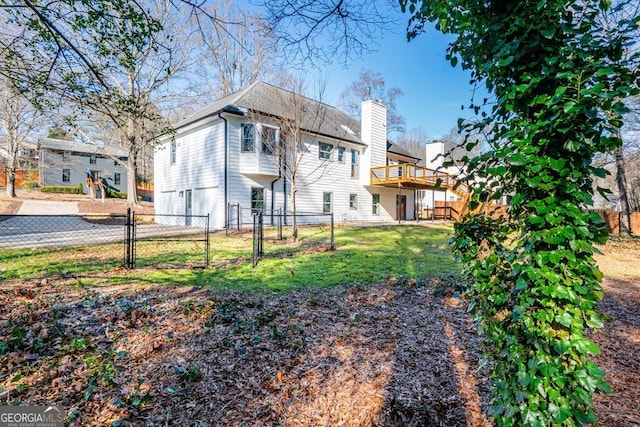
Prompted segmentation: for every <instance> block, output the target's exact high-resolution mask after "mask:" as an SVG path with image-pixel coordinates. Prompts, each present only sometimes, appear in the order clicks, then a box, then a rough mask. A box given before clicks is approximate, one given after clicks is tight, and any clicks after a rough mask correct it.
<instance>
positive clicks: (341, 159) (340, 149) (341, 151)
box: [338, 147, 345, 163]
mask: <svg viewBox="0 0 640 427" xmlns="http://www.w3.org/2000/svg"><path fill="white" fill-rule="evenodd" d="M344 152H345V148H344V147H338V161H339V162H340V163H344Z"/></svg>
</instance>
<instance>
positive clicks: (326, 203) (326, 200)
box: [322, 193, 333, 213]
mask: <svg viewBox="0 0 640 427" xmlns="http://www.w3.org/2000/svg"><path fill="white" fill-rule="evenodd" d="M332 205H333V193H322V212H323V213H331V212H333V206H332Z"/></svg>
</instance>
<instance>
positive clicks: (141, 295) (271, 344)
mask: <svg viewBox="0 0 640 427" xmlns="http://www.w3.org/2000/svg"><path fill="white" fill-rule="evenodd" d="M603 251H604V253H605V254H604V255H603V256H602V258H601V263H602V266H603V270H605V274H607V275H608V276H609V277H613V278H611V279H608V280H607V281H606V282H605V288H606V297H605V300H604V301H603V302H602V303H601V306H600V308H601V310H602V311H603V312H605V313H606V314H608V315H609V316H610V317H611V321H610V322H608V323H607V325H606V327H605V329H604V330H602V331H598V332H596V333H594V334H593V336H594V339H595V340H596V341H597V342H598V343H599V344H600V345H601V347H602V348H603V354H602V355H601V356H598V357H597V362H598V363H599V364H600V365H601V366H602V367H603V368H604V369H605V370H606V372H607V378H608V380H609V382H610V383H611V385H612V387H613V388H614V393H613V394H612V395H609V396H599V397H598V398H597V405H598V406H597V409H598V416H599V419H600V425H602V426H614V427H615V426H625V427H626V426H633V425H640V418H638V415H637V413H638V411H637V402H639V401H640V387H639V385H638V378H640V360H639V359H638V357H639V356H638V355H640V285H639V283H640V280H638V278H639V277H640V274H639V273H638V267H635V268H636V269H635V272H636V273H635V279H634V278H633V277H634V273H633V272H634V269H633V268H630V269H629V270H628V272H627V276H625V277H627V279H622V278H621V277H618V276H614V275H613V274H611V273H608V272H607V269H608V268H609V266H608V265H607V263H606V260H609V259H611V260H614V261H615V262H619V261H620V260H621V259H623V258H624V257H626V256H627V255H628V254H629V253H631V254H633V253H635V254H636V258H635V260H636V262H637V259H639V258H638V257H637V255H638V253H640V242H639V241H638V240H637V239H636V240H616V241H614V242H612V243H611V244H609V245H607V246H606V247H605V248H603ZM634 251H635V252H634ZM614 268H615V269H617V270H619V267H615V266H614ZM105 283H106V281H105ZM452 284H455V282H454V281H452V280H437V279H433V280H424V281H418V282H414V281H406V280H401V279H398V280H396V279H394V278H389V279H388V280H387V281H386V282H385V283H381V284H378V285H374V286H367V287H357V286H356V287H349V286H341V287H333V288H330V289H325V290H314V291H292V292H280V293H261V294H257V293H248V292H243V293H240V292H224V293H221V292H214V291H211V290H208V289H204V288H198V287H185V286H173V287H172V286H166V285H163V286H159V285H151V284H150V285H146V286H144V287H140V286H138V287H133V286H124V285H123V286H108V285H106V284H105V285H100V284H99V283H97V284H92V285H91V286H90V287H87V286H81V282H80V281H78V280H76V279H74V278H73V277H62V276H61V277H49V278H47V279H38V280H35V279H34V280H32V281H17V280H5V281H4V282H3V283H2V284H0V341H1V342H2V343H0V354H2V357H1V359H0V387H1V389H0V399H1V403H2V404H19V403H21V404H31V405H35V404H42V405H48V404H58V405H61V406H62V407H64V408H65V410H66V411H67V413H68V415H69V423H70V425H72V426H80V425H83V426H84V425H100V426H102V425H114V426H117V425H135V426H145V425H175V426H196V425H202V426H242V425H247V426H254V425H258V426H260V425H262V426H271V425H285V426H340V425H344V426H360V425H363V426H367V425H385V426H465V425H466V426H484V425H490V423H489V421H488V420H487V418H486V415H485V411H484V410H483V409H482V408H483V407H486V401H487V396H488V384H487V381H486V373H485V372H484V371H483V370H478V360H479V357H480V352H479V347H480V340H479V338H478V336H477V335H476V332H475V327H474V325H473V323H472V322H471V321H470V320H469V318H468V316H467V314H466V311H465V301H464V299H460V298H456V297H455V295H456V294H454V293H453V291H454V290H452V288H451V285H452Z"/></svg>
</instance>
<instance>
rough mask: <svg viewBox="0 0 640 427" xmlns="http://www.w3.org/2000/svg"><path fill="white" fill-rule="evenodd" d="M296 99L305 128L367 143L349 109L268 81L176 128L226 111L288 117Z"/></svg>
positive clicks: (225, 98)
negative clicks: (305, 95) (339, 107)
mask: <svg viewBox="0 0 640 427" xmlns="http://www.w3.org/2000/svg"><path fill="white" fill-rule="evenodd" d="M293 99H295V100H296V104H298V102H300V103H301V104H302V105H303V110H304V111H305V114H304V115H303V118H302V120H303V123H302V126H301V128H303V129H304V130H306V131H308V132H311V133H318V134H320V135H324V136H327V137H330V138H335V139H339V140H343V141H347V142H351V143H355V144H361V145H364V144H363V142H362V139H361V137H360V122H358V121H357V120H356V119H354V118H353V117H351V116H349V115H348V114H347V113H345V112H343V111H340V110H338V109H337V108H335V107H332V106H330V105H327V104H323V103H320V102H318V101H315V100H313V99H310V98H305V97H300V96H299V95H295V94H294V93H293V92H289V91H287V90H285V89H281V88H279V87H276V86H273V85H270V84H267V83H264V82H255V83H253V84H251V85H249V86H248V87H246V88H245V89H242V90H240V91H238V92H235V93H232V94H231V95H228V96H225V97H224V98H221V99H219V100H217V101H216V102H214V103H213V104H211V105H209V106H208V107H206V108H204V109H202V110H200V111H198V112H196V113H194V114H192V115H191V116H188V117H186V118H185V119H183V120H182V121H181V122H179V123H178V124H177V125H176V127H175V128H176V129H180V128H181V127H184V126H187V125H190V124H192V123H196V122H197V121H199V120H202V119H204V118H207V117H211V116H215V115H217V114H219V113H223V112H226V113H231V114H238V115H248V114H251V113H254V114H263V115H266V116H275V117H284V118H286V117H287V113H290V114H295V112H291V111H287V109H286V108H285V106H286V105H287V102H288V101H287V100H290V102H293V101H292V100H293ZM296 108H298V107H296Z"/></svg>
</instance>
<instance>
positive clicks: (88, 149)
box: [38, 138, 129, 158]
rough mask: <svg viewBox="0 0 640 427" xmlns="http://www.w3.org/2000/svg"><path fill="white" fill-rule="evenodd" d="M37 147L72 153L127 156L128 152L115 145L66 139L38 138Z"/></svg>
mask: <svg viewBox="0 0 640 427" xmlns="http://www.w3.org/2000/svg"><path fill="white" fill-rule="evenodd" d="M38 147H39V148H45V149H48V150H57V151H71V152H74V153H85V154H96V155H103V156H112V157H127V158H128V157H129V153H127V152H126V151H125V150H121V149H119V148H116V147H110V146H108V145H97V144H88V143H84V142H79V141H68V140H66V139H55V138H40V139H38Z"/></svg>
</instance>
